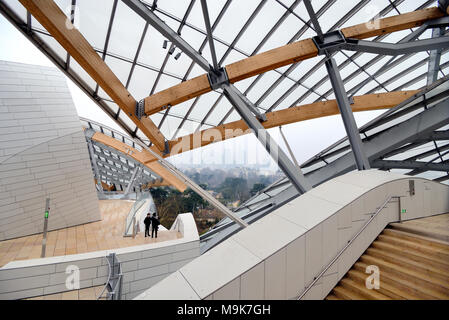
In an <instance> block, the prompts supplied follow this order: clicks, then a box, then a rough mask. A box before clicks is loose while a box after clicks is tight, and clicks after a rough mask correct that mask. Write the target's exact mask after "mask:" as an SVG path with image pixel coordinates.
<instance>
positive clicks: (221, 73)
mask: <svg viewBox="0 0 449 320" xmlns="http://www.w3.org/2000/svg"><path fill="white" fill-rule="evenodd" d="M207 79H209V84H210V87H211V88H212V90H217V89H220V88H221V86H222V85H223V84H228V83H229V78H228V74H227V73H226V69H225V68H223V67H222V68H220V69H217V70H214V69H212V70H210V71H209V73H208V74H207Z"/></svg>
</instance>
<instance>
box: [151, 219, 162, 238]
mask: <svg viewBox="0 0 449 320" xmlns="http://www.w3.org/2000/svg"><path fill="white" fill-rule="evenodd" d="M160 224H161V222H160V221H159V217H158V216H157V213H154V214H153V216H152V217H151V226H152V228H151V238H153V236H155V238H157V230H158V229H159V225H160Z"/></svg>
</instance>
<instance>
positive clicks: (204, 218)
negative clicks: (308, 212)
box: [151, 177, 266, 233]
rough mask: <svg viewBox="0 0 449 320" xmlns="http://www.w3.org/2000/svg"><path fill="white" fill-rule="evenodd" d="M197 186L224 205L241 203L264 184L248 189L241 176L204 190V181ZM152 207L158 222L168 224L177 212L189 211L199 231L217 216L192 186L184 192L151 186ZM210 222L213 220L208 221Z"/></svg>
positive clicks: (205, 227)
mask: <svg viewBox="0 0 449 320" xmlns="http://www.w3.org/2000/svg"><path fill="white" fill-rule="evenodd" d="M200 187H201V188H203V189H205V190H209V192H211V191H212V194H213V196H214V197H215V198H217V199H218V200H219V201H221V202H222V203H223V204H224V205H226V206H232V204H234V203H236V202H237V201H238V203H239V204H240V203H242V202H244V201H246V200H248V199H249V198H250V197H252V196H253V195H255V194H256V193H257V192H259V191H260V190H262V189H264V188H265V187H266V184H265V183H260V182H259V183H255V184H253V185H252V186H251V188H249V186H248V181H247V180H246V179H244V178H234V177H228V178H226V179H225V180H224V181H223V182H222V183H221V184H220V185H219V186H218V187H215V188H213V189H208V186H207V185H205V184H200ZM151 195H152V196H153V199H154V202H155V204H156V208H157V210H158V213H159V217H160V220H161V223H162V225H164V226H167V227H169V226H171V225H172V224H173V222H174V220H175V219H176V216H177V215H178V214H179V213H183V212H192V213H193V214H194V216H195V219H196V222H197V227H198V230H199V231H200V233H202V232H203V231H205V229H208V228H209V227H211V226H212V225H213V224H215V223H217V222H218V218H217V215H219V213H216V214H214V210H213V207H212V206H211V205H210V204H209V203H208V202H207V201H205V200H203V198H201V197H200V196H199V195H198V194H196V193H195V192H194V191H193V190H192V189H190V188H188V189H186V190H185V191H184V192H179V191H178V190H176V189H173V188H169V187H158V188H152V189H151ZM211 221H214V223H211Z"/></svg>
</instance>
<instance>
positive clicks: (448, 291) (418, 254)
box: [326, 214, 449, 300]
mask: <svg viewBox="0 0 449 320" xmlns="http://www.w3.org/2000/svg"><path fill="white" fill-rule="evenodd" d="M448 240H449V214H444V215H438V216H433V217H429V218H424V219H417V220H412V221H407V222H403V223H392V224H390V225H389V226H388V227H387V228H386V229H385V230H384V231H383V232H382V234H380V235H379V236H378V237H377V239H376V240H375V241H374V242H373V243H372V244H371V246H370V247H369V248H368V249H367V250H366V251H365V252H364V254H363V255H362V256H361V257H360V258H359V260H358V261H357V262H356V263H355V264H354V265H353V267H352V268H351V270H349V271H348V273H347V274H346V275H345V276H344V277H343V279H342V280H341V281H340V282H339V283H338V284H337V286H336V287H335V288H334V289H333V290H332V291H331V292H330V294H329V295H328V296H327V297H326V300H420V299H432V300H434V299H445V300H447V299H449V241H448ZM370 265H375V266H377V267H378V268H379V271H380V288H379V289H368V288H367V287H366V285H365V281H366V279H367V278H368V277H369V276H370V274H369V273H366V270H367V267H368V266H370Z"/></svg>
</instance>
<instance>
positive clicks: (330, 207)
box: [136, 170, 449, 300]
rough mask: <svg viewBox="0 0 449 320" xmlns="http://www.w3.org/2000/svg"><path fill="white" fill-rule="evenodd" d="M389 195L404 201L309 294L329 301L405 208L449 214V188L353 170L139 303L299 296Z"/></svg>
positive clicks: (394, 203)
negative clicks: (411, 189) (411, 186)
mask: <svg viewBox="0 0 449 320" xmlns="http://www.w3.org/2000/svg"><path fill="white" fill-rule="evenodd" d="M410 179H412V180H414V181H415V190H416V194H415V195H413V196H410V194H409V192H408V190H409V180H410ZM390 196H400V197H401V198H400V204H399V202H398V200H397V199H392V200H391V201H390V202H389V203H388V204H387V206H386V208H385V209H383V210H382V211H380V213H379V215H377V216H376V217H375V218H374V219H373V220H372V222H371V223H370V224H369V225H368V226H367V228H366V229H365V230H364V231H363V233H361V234H360V236H359V237H357V238H356V240H355V241H354V242H352V244H351V245H350V246H349V247H348V249H347V250H345V251H344V253H343V254H342V255H341V256H340V258H339V259H338V260H337V261H336V262H335V263H334V264H333V265H332V267H331V268H330V269H329V270H328V271H327V272H326V273H325V274H324V276H323V277H322V278H321V279H320V280H319V281H318V282H317V283H316V284H315V285H314V286H313V287H312V288H311V290H310V291H309V292H308V294H307V295H306V296H305V297H304V299H323V298H324V297H326V295H327V294H328V293H329V292H330V291H331V290H332V288H333V287H334V286H335V285H336V284H337V283H338V281H339V280H340V279H341V278H342V277H343V276H344V275H345V274H346V272H347V271H348V270H349V269H350V268H351V266H352V265H353V264H354V263H355V262H356V261H357V260H358V258H359V257H360V256H361V254H362V253H363V252H364V251H365V250H366V249H367V248H368V247H369V246H370V245H371V243H372V242H373V241H374V239H375V238H376V237H377V236H378V235H379V234H380V233H381V232H382V230H383V229H384V228H385V227H386V225H387V224H388V223H390V222H393V221H398V220H399V212H400V208H403V209H406V213H404V214H403V215H402V217H401V218H402V220H408V219H413V218H417V217H426V216H429V215H434V214H440V213H447V212H449V186H446V185H443V184H440V183H437V182H433V181H428V180H425V179H420V178H411V177H407V176H403V175H398V174H393V173H388V172H383V171H378V170H369V171H363V172H361V171H354V172H350V173H348V174H345V175H343V176H340V177H338V178H335V179H333V180H330V181H328V182H326V183H324V184H322V185H320V186H318V187H316V188H314V189H312V190H311V191H309V192H307V193H306V194H304V195H302V196H300V197H298V198H296V199H294V200H292V201H291V202H290V203H288V204H286V205H284V206H282V207H281V208H279V209H277V210H275V211H273V212H272V213H271V214H269V215H267V216H265V217H263V218H261V219H260V220H258V221H257V222H255V223H253V224H251V225H250V226H249V227H247V228H245V229H243V230H241V231H240V232H238V233H237V234H235V235H233V236H231V237H230V238H229V239H227V240H225V241H224V242H222V243H221V244H219V245H217V246H216V247H214V248H212V249H211V250H209V251H208V252H206V253H205V254H203V255H202V256H200V257H199V258H197V259H195V260H193V261H192V262H191V263H189V264H187V265H185V266H184V267H182V268H181V269H179V270H178V271H177V272H175V273H173V274H172V275H170V276H169V277H167V278H166V279H164V280H163V281H161V282H159V283H158V284H156V285H155V286H153V287H152V288H150V289H149V290H147V291H145V292H144V293H142V294H141V295H139V296H138V297H137V298H136V299H180V300H184V299H295V298H297V297H299V296H300V294H301V293H302V292H304V290H305V288H306V287H307V286H309V284H311V283H312V281H313V279H314V277H316V276H318V275H319V274H320V272H321V271H322V270H324V268H325V267H326V266H327V265H328V264H329V263H330V262H331V261H332V259H333V258H334V257H335V256H336V255H337V254H338V253H339V252H340V250H341V249H343V248H344V247H345V245H346V244H347V243H348V241H349V240H350V239H351V238H352V237H353V236H354V235H355V234H356V233H357V232H358V231H359V230H360V229H361V228H362V227H363V225H364V224H365V223H366V221H367V220H368V219H369V217H370V215H371V214H373V213H374V212H376V210H377V208H378V207H380V206H381V205H382V204H383V203H384V202H385V201H386V200H387V199H388V198H389V197H390ZM175 288H176V290H175Z"/></svg>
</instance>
